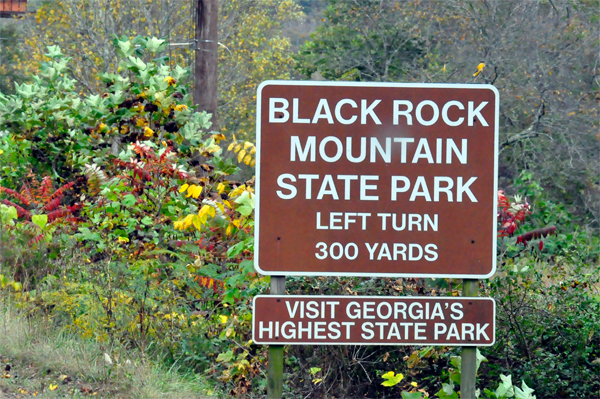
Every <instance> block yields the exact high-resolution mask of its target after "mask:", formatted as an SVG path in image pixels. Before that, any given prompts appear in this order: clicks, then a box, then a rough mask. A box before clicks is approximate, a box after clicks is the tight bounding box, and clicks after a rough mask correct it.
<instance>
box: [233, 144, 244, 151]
mask: <svg viewBox="0 0 600 399" xmlns="http://www.w3.org/2000/svg"><path fill="white" fill-rule="evenodd" d="M241 149H242V145H241V144H238V145H236V146H235V148H234V149H233V152H238V151H239V150H241Z"/></svg>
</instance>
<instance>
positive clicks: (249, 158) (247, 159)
mask: <svg viewBox="0 0 600 399" xmlns="http://www.w3.org/2000/svg"><path fill="white" fill-rule="evenodd" d="M250 161H252V156H251V155H250V154H247V155H246V156H245V157H244V163H245V164H246V165H250Z"/></svg>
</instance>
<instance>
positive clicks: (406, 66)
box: [298, 0, 600, 226]
mask: <svg viewBox="0 0 600 399" xmlns="http://www.w3.org/2000/svg"><path fill="white" fill-rule="evenodd" d="M597 8H598V2H597V1H560V2H559V1H548V2H528V1H522V0H512V1H506V0H490V1H486V2H478V1H467V2H462V1H461V2H459V1H453V0H451V1H427V2H421V1H407V2H393V1H382V2H370V1H361V0H330V1H329V7H328V8H327V10H326V12H325V14H324V17H325V21H324V23H323V25H322V26H320V27H319V28H317V29H316V30H315V32H314V33H313V35H312V40H310V41H308V42H306V43H305V44H304V46H303V48H302V50H301V51H300V53H299V54H298V70H299V71H300V72H302V73H303V74H305V75H306V76H308V77H309V76H310V75H311V74H313V73H315V72H319V73H320V74H321V75H322V76H323V77H325V78H326V79H336V80H337V79H342V80H345V79H351V80H361V81H403V82H448V83H490V84H493V85H495V86H496V87H497V88H498V90H499V91H500V101H501V107H500V112H501V120H500V146H501V148H500V151H501V152H500V185H501V186H502V187H505V188H509V187H510V185H511V184H512V182H514V181H515V179H516V178H517V177H518V174H519V173H520V171H522V170H528V171H530V172H531V173H532V174H533V177H534V178H535V179H537V180H539V181H540V182H541V184H542V185H543V187H545V188H547V189H548V190H550V193H551V194H552V196H553V197H554V198H556V199H557V200H558V201H560V202H562V203H565V204H568V206H569V209H570V210H571V211H572V212H574V213H575V214H576V215H577V216H578V217H579V218H580V220H581V221H582V222H584V223H586V224H588V225H592V226H597V225H598V221H599V219H598V218H599V215H598V209H599V205H600V203H599V202H598V198H600V195H599V193H600V191H599V187H600V186H599V185H598V173H599V165H598V149H599V140H598V136H597V132H598V127H599V125H598V101H599V100H600V94H599V87H600V85H599V80H598V61H599V58H598V45H599V42H598V35H599V29H598V16H597V12H596V11H597ZM482 62H483V63H484V64H485V67H484V68H483V70H482V71H481V73H479V74H475V73H476V72H477V69H476V66H477V65H478V64H480V63H482Z"/></svg>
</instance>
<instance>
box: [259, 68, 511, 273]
mask: <svg viewBox="0 0 600 399" xmlns="http://www.w3.org/2000/svg"><path fill="white" fill-rule="evenodd" d="M269 85H278V86H281V85H286V86H317V87H319V86H337V87H401V88H420V89H479V90H482V89H483V90H491V91H493V92H494V94H495V96H496V109H495V118H494V119H495V120H494V196H493V198H492V201H493V204H497V201H498V197H497V195H498V140H499V139H498V136H499V120H500V93H499V92H498V89H497V88H496V87H495V86H493V85H489V84H460V83H379V82H368V83H365V82H333V81H296V80H266V81H264V82H262V83H261V84H260V85H259V86H258V89H257V92H256V172H255V176H256V186H255V187H256V195H255V208H254V215H255V216H254V269H256V271H257V272H258V273H260V274H262V275H265V276H307V277H310V276H315V277H320V276H331V277H336V276H337V277H342V276H347V277H413V278H415V277H416V278H460V279H477V280H483V279H488V278H490V277H492V276H493V275H494V274H495V273H496V267H497V265H496V263H497V251H498V248H497V240H498V231H497V229H496V223H497V209H496V206H494V207H493V209H494V211H493V214H492V226H493V230H494V231H493V234H492V248H493V251H492V269H491V271H490V272H489V273H488V274H447V273H428V274H423V273H418V272H417V273H371V272H297V271H267V270H263V269H261V268H260V266H259V259H258V255H259V253H260V252H259V248H260V247H259V232H260V229H259V227H260V226H259V220H260V155H261V131H260V127H261V99H262V90H263V89H264V88H265V87H266V86H269Z"/></svg>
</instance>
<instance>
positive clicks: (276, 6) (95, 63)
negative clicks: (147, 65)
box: [15, 0, 302, 137]
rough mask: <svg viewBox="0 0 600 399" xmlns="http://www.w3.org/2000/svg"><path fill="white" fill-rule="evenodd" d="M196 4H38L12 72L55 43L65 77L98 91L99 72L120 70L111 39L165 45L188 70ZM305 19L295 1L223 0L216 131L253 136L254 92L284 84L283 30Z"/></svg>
mask: <svg viewBox="0 0 600 399" xmlns="http://www.w3.org/2000/svg"><path fill="white" fill-rule="evenodd" d="M195 4H196V2H195V1H193V0H173V1H171V0H168V1H167V0H150V1H148V0H91V1H84V0H64V1H61V2H43V3H41V4H40V6H39V8H37V10H36V12H35V14H34V15H33V16H31V17H29V18H26V19H25V20H24V21H23V37H25V38H26V40H25V42H24V44H23V46H22V50H23V54H24V55H25V56H24V57H21V58H20V59H19V60H18V62H17V64H16V66H15V67H16V69H18V70H25V71H27V72H28V73H35V72H36V68H37V65H39V63H40V62H42V61H43V60H44V53H45V51H46V50H45V48H46V46H48V45H60V46H61V48H62V49H63V52H64V53H65V55H67V56H69V57H71V58H72V59H73V65H77V66H78V67H77V68H72V69H71V70H70V72H69V73H70V75H71V76H72V77H73V78H74V79H76V80H77V82H78V84H79V85H80V86H81V88H82V90H84V91H86V92H89V93H98V92H100V91H101V86H102V85H103V83H102V82H101V81H100V80H99V79H98V74H99V73H106V72H111V73H115V72H116V71H117V67H118V63H117V54H116V52H115V48H114V46H113V45H112V40H113V35H116V36H118V37H122V36H126V37H128V38H133V37H135V36H137V35H143V36H156V37H161V38H165V39H167V40H168V41H169V42H170V43H173V44H177V45H176V46H170V47H168V48H166V49H165V50H164V52H163V53H162V54H160V55H162V56H164V55H169V56H170V58H171V62H172V63H173V64H175V63H177V64H178V65H189V66H191V65H192V60H193V59H194V51H193V47H194V44H193V38H194V25H193V24H194V23H195V21H194V16H195V13H194V12H193V11H194V6H195ZM301 17H302V13H301V10H300V7H299V6H298V5H296V3H295V2H294V1H293V0H285V1H277V0H258V1H251V0H224V1H221V2H220V10H219V42H220V46H219V100H218V106H219V111H218V113H219V121H218V123H219V126H217V127H214V128H216V129H217V130H218V129H219V128H221V127H223V129H224V131H225V132H229V133H233V134H236V133H237V134H238V135H242V136H244V137H253V136H254V113H255V111H254V110H255V108H254V107H255V100H256V99H255V91H256V87H257V86H258V84H259V83H260V82H262V81H263V80H267V79H288V78H289V77H290V72H291V71H292V69H293V59H292V50H291V43H290V41H289V39H288V38H285V37H283V36H282V34H281V32H282V29H283V27H284V24H285V23H286V22H288V21H291V20H297V19H299V18H301Z"/></svg>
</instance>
